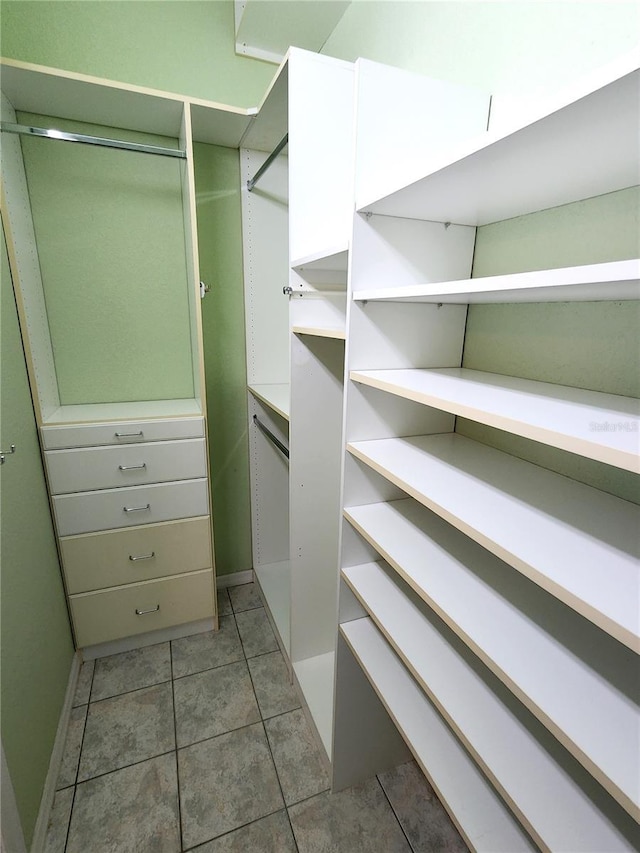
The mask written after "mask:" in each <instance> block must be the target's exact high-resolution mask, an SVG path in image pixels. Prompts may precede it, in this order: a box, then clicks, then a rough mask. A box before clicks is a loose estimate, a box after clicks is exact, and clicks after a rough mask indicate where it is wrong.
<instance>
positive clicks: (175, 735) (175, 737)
mask: <svg viewBox="0 0 640 853" xmlns="http://www.w3.org/2000/svg"><path fill="white" fill-rule="evenodd" d="M169 668H170V672H171V707H172V710H173V742H174V744H175V749H174V750H173V752H174V755H175V763H176V789H177V790H176V793H177V796H178V834H179V836H180V850H184V838H183V837H182V803H181V801H180V769H179V766H178V721H177V719H176V690H175V679H174V677H173V644H172V642H171V640H169Z"/></svg>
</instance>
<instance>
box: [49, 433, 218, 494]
mask: <svg viewBox="0 0 640 853" xmlns="http://www.w3.org/2000/svg"><path fill="white" fill-rule="evenodd" d="M44 456H45V462H46V466H47V474H48V476H49V486H50V488H51V493H52V494H54V495H60V494H68V493H70V492H85V491H91V490H95V489H114V488H118V487H120V486H138V485H143V484H144V483H168V482H171V481H172V480H195V479H196V478H198V477H206V475H207V461H206V451H205V446H204V438H192V439H187V440H184V441H155V442H144V443H140V444H135V445H128V446H127V447H113V446H104V447H76V448H72V449H67V450H47V451H45V454H44Z"/></svg>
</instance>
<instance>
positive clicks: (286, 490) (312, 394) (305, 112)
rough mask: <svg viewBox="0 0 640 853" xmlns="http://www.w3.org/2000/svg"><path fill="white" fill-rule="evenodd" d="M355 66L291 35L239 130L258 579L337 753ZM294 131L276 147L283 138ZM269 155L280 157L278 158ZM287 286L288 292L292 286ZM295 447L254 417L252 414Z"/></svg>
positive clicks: (316, 721) (325, 742)
mask: <svg viewBox="0 0 640 853" xmlns="http://www.w3.org/2000/svg"><path fill="white" fill-rule="evenodd" d="M352 82H353V66H352V65H350V64H349V63H346V62H340V61H338V60H334V59H331V58H329V57H324V56H318V55H317V54H313V53H308V52H306V51H304V50H298V49H295V48H292V49H291V50H290V51H289V53H288V54H287V56H286V57H285V60H284V61H283V63H282V65H281V67H280V69H279V71H278V73H277V74H276V77H275V78H274V82H273V84H272V85H271V87H270V88H269V90H268V92H267V94H266V96H265V99H264V101H263V103H262V104H261V106H260V107H259V109H258V112H257V115H256V117H255V119H254V121H253V123H252V125H251V127H250V129H249V130H248V132H247V134H246V135H245V137H244V139H243V143H242V148H243V150H242V155H241V156H242V162H243V179H244V181H248V180H250V179H251V178H252V177H253V176H254V175H255V174H256V173H257V170H258V169H260V167H262V165H263V164H265V163H267V162H269V163H270V165H269V166H268V168H267V169H266V171H264V172H262V174H261V176H260V177H259V180H258V181H257V182H256V184H255V186H254V187H253V189H252V190H251V191H249V190H248V188H246V186H243V231H244V256H245V295H246V298H245V302H246V311H247V364H248V380H249V391H250V411H249V416H250V436H251V439H250V440H251V481H252V494H253V503H252V509H253V550H254V568H255V573H256V579H257V581H258V583H259V585H260V588H261V590H262V594H263V597H264V599H265V603H266V605H267V610H268V612H269V615H270V617H271V621H272V623H273V625H274V627H275V628H276V633H277V635H278V638H279V641H280V645H281V648H282V649H283V651H284V652H285V656H286V658H287V662H288V664H289V666H290V667H291V671H292V676H293V677H294V679H295V681H296V683H297V685H298V687H299V689H300V693H301V696H302V699H303V705H304V707H305V710H306V711H307V713H308V716H309V719H310V720H311V722H312V723H313V726H314V728H315V730H316V732H317V734H318V739H319V742H320V743H321V744H322V748H323V751H324V752H325V753H326V754H327V756H328V755H329V754H330V750H331V732H332V708H333V673H334V657H335V652H334V646H335V636H336V632H337V611H336V607H337V582H338V580H337V579H338V553H339V547H338V536H339V531H340V524H341V522H340V512H339V508H340V497H339V489H340V482H341V480H340V464H341V456H342V447H343V445H342V410H343V387H344V339H345V328H346V321H345V317H346V282H347V259H348V238H349V233H350V228H351V212H352V199H353V174H352V163H353V161H352V123H353V121H352V115H353V92H352ZM285 136H286V137H287V144H286V146H285V147H284V148H282V151H281V153H280V154H279V155H278V156H277V157H276V158H275V159H273V158H271V154H272V152H274V151H275V150H277V148H278V146H279V145H280V143H281V141H282V140H283V139H284V138H285ZM270 158H271V159H270ZM283 288H287V289H288V295H289V298H288V299H287V298H285V296H283ZM254 415H257V417H258V419H259V420H260V421H261V422H262V423H263V424H264V425H265V426H266V427H267V428H268V429H269V430H270V431H271V432H272V433H273V434H274V435H275V436H276V437H277V438H278V440H279V441H280V442H281V443H282V444H284V445H286V446H287V447H288V448H289V452H290V459H289V463H287V462H286V460H285V459H284V457H283V456H282V454H281V453H280V452H279V451H278V450H277V449H276V448H275V447H274V445H273V444H270V443H269V441H268V439H267V438H266V437H265V436H264V434H260V432H259V431H258V430H257V429H256V427H255V425H254V423H253V416H254Z"/></svg>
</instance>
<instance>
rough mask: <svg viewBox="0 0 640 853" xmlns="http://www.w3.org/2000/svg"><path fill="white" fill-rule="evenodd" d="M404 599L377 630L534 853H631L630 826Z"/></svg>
mask: <svg viewBox="0 0 640 853" xmlns="http://www.w3.org/2000/svg"><path fill="white" fill-rule="evenodd" d="M401 598H402V606H401V607H398V606H397V607H393V603H390V605H389V607H388V608H387V609H386V610H385V611H384V614H383V615H384V622H383V621H382V618H381V616H380V614H372V615H373V616H374V617H375V619H376V621H377V625H378V627H379V628H380V630H381V631H382V632H383V634H384V636H385V637H386V639H387V641H388V642H389V643H390V645H391V646H392V648H393V649H394V651H395V652H396V654H397V655H398V656H399V657H400V658H401V660H402V661H403V663H404V664H405V665H406V666H407V668H408V669H409V671H410V672H411V674H412V675H413V677H414V678H415V679H416V680H417V682H418V683H419V685H420V686H421V687H422V689H423V690H424V691H425V693H426V695H427V696H428V698H429V699H430V701H431V702H433V704H434V705H435V706H436V708H437V709H438V711H439V712H440V714H441V715H442V716H443V718H444V720H445V721H446V722H447V724H448V725H449V726H450V727H451V729H452V730H453V732H454V734H455V735H456V736H457V737H458V738H459V739H460V740H461V742H462V743H463V745H464V746H465V747H466V749H467V750H468V752H469V753H470V755H471V756H472V757H473V758H474V760H475V761H476V762H477V763H478V765H479V767H480V768H481V769H482V771H483V772H484V773H485V774H486V775H487V777H488V779H489V780H490V781H491V783H492V784H493V785H494V786H495V787H496V789H497V791H498V793H499V794H500V795H501V796H502V797H503V798H504V799H505V801H506V802H507V804H508V805H509V807H510V808H511V809H512V811H513V812H514V814H515V816H516V817H517V818H518V820H519V821H520V822H521V823H522V825H523V826H524V827H525V829H526V830H527V832H529V833H530V835H531V837H532V838H533V840H534V841H535V842H536V843H537V844H538V845H539V847H540V848H541V849H543V850H567V851H569V850H576V851H577V850H581V851H586V850H590V851H605V850H606V851H607V853H614V851H622V850H625V851H628V850H629V840H628V838H625V837H624V833H625V832H626V833H627V835H632V834H633V832H634V829H636V830H637V824H636V823H635V821H633V820H632V819H631V818H630V817H629V815H627V814H626V813H625V812H623V811H622V810H621V809H615V808H614V809H611V808H610V806H611V799H610V798H609V796H608V795H607V794H606V792H605V791H604V790H603V789H602V788H601V787H600V786H599V785H598V783H597V782H596V781H595V780H594V779H593V778H592V777H591V776H590V775H589V774H588V773H587V772H586V771H585V770H583V769H582V768H581V767H579V766H578V765H576V764H575V762H574V761H573V759H571V757H570V756H569V755H568V754H567V753H566V752H565V751H564V750H563V749H562V747H559V746H558V744H557V742H554V741H553V738H552V736H551V735H550V734H549V733H548V732H547V731H546V729H544V728H543V727H542V726H541V725H540V724H539V723H537V721H535V720H534V719H533V718H532V717H531V716H530V715H529V714H528V712H527V711H526V710H525V709H524V708H523V707H522V706H521V705H520V704H519V703H518V702H517V701H515V700H514V699H513V697H509V694H508V693H506V691H505V689H504V688H503V687H502V685H500V683H499V682H496V680H495V679H494V678H493V677H492V676H491V674H490V673H489V672H488V671H487V670H485V669H484V668H483V667H482V666H481V665H479V664H478V663H477V660H476V659H474V658H473V655H471V653H470V652H469V651H468V650H466V649H465V648H464V647H462V646H461V644H459V643H458V642H455V637H454V636H453V635H451V633H450V632H449V631H448V630H447V629H446V628H444V626H442V623H440V620H438V618H437V617H436V616H435V615H433V614H431V615H430V616H429V615H428V614H427V613H424V612H423V611H422V610H421V609H420V608H418V607H417V606H416V605H413V606H411V605H410V602H409V600H408V598H407V597H404V596H402V595H401ZM405 604H406V606H405ZM425 610H426V608H425ZM441 629H442V630H441ZM452 641H454V642H452ZM509 698H510V701H509ZM554 746H555V748H554ZM523 768H526V772H523Z"/></svg>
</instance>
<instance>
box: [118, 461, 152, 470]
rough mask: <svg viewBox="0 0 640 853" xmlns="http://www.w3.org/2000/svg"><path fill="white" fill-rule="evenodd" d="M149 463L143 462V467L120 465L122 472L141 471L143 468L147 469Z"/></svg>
mask: <svg viewBox="0 0 640 853" xmlns="http://www.w3.org/2000/svg"><path fill="white" fill-rule="evenodd" d="M146 467H147V463H146V462H143V463H142V465H118V468H119V469H120V471H139V470H140V469H141V468H146Z"/></svg>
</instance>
